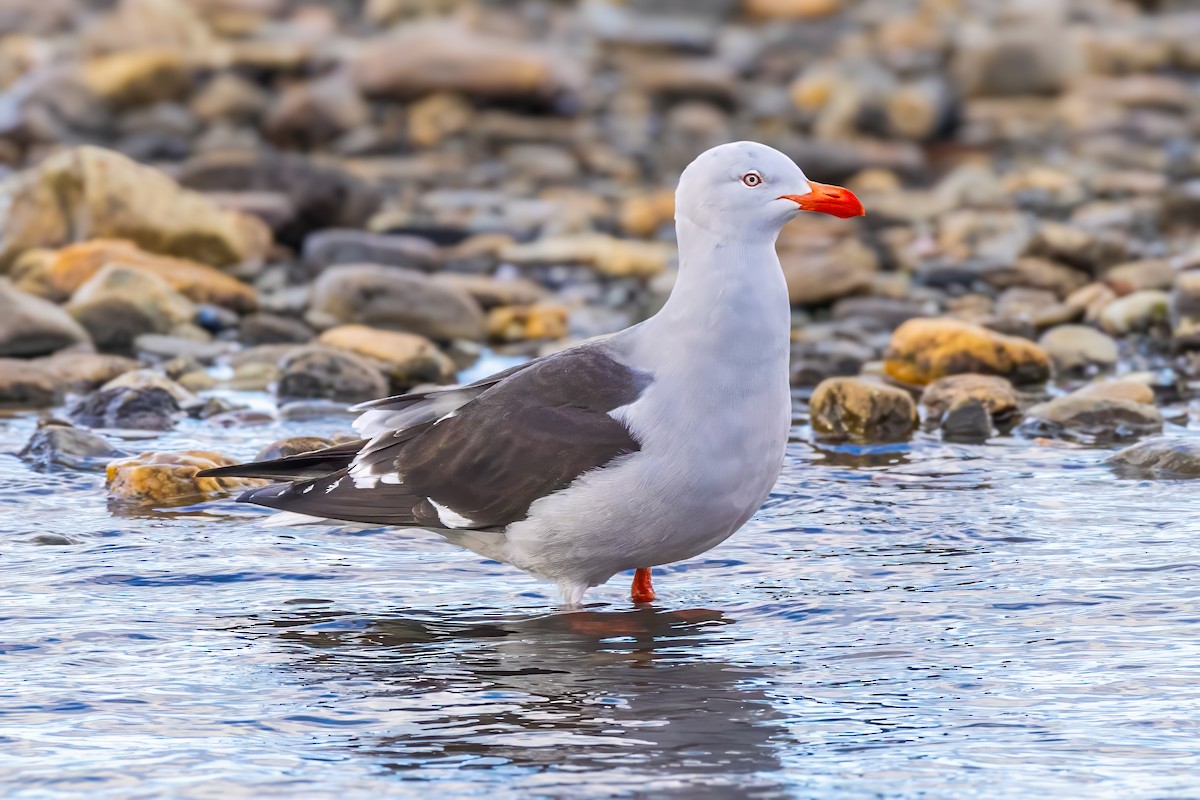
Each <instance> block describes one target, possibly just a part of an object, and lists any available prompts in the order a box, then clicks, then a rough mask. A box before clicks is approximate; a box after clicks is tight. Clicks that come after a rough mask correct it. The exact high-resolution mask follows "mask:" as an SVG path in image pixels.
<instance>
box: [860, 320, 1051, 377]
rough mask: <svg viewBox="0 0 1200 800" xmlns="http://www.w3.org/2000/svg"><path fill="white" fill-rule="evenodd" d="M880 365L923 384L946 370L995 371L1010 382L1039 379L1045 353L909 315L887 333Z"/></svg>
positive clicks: (975, 329) (1046, 365)
mask: <svg viewBox="0 0 1200 800" xmlns="http://www.w3.org/2000/svg"><path fill="white" fill-rule="evenodd" d="M884 370H885V371H886V372H887V374H888V375H890V376H891V377H892V378H894V379H896V380H898V381H903V382H904V383H914V384H919V385H922V386H924V385H925V384H927V383H930V382H932V381H935V380H937V379H938V378H941V377H944V376H946V375H959V374H962V373H964V372H975V373H979V374H982V375H1000V376H1003V377H1005V378H1008V379H1009V380H1010V381H1012V382H1013V383H1015V384H1031V383H1043V382H1045V381H1046V380H1047V379H1048V378H1049V377H1050V357H1049V356H1048V355H1046V351H1045V350H1043V349H1042V348H1040V347H1038V346H1037V345H1036V344H1034V343H1033V342H1030V341H1028V340H1026V339H1021V338H1018V337H1015V336H1005V335H1003V334H1000V333H996V332H995V331H990V330H988V329H986V328H981V327H979V326H977V325H970V324H968V323H965V322H959V321H957V320H951V319H931V318H927V317H921V318H917V319H910V320H909V321H908V322H905V323H904V324H903V325H901V326H900V327H899V328H897V329H896V330H895V332H894V333H893V334H892V341H891V344H889V345H888V349H887V352H886V353H885V354H884Z"/></svg>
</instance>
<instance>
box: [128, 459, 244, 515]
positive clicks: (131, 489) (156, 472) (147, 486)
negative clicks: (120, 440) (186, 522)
mask: <svg viewBox="0 0 1200 800" xmlns="http://www.w3.org/2000/svg"><path fill="white" fill-rule="evenodd" d="M236 463H237V461H235V460H234V459H231V458H227V457H226V456H223V455H220V454H219V453H211V452H206V451H200V450H192V451H183V452H174V453H153V452H150V453H141V454H139V455H136V456H133V457H131V458H126V459H123V460H120V461H114V462H112V463H110V464H109V465H108V468H107V479H106V483H105V485H106V488H107V490H108V496H109V498H110V499H113V500H119V501H124V502H136V503H163V504H180V503H185V502H196V501H199V500H204V499H208V498H212V497H218V496H221V495H225V494H229V493H231V492H235V491H240V490H242V489H247V488H253V487H257V486H264V485H266V483H267V481H262V480H256V479H253V478H199V477H196V473H197V472H199V471H201V470H204V469H211V468H213V467H226V466H232V465H233V464H236Z"/></svg>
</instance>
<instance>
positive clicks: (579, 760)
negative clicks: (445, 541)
mask: <svg viewBox="0 0 1200 800" xmlns="http://www.w3.org/2000/svg"><path fill="white" fill-rule="evenodd" d="M731 625H732V620H729V619H727V618H726V617H725V616H724V615H723V614H722V613H721V612H719V611H710V610H706V609H690V610H676V611H663V610H659V609H655V608H640V609H636V610H630V611H622V612H599V611H590V610H585V611H579V612H576V613H569V614H552V615H544V616H530V617H523V618H508V619H502V620H496V619H495V618H494V617H493V618H488V619H478V620H477V621H472V619H471V616H470V614H464V613H461V612H459V613H454V614H450V613H444V615H441V614H439V615H434V614H431V613H427V612H426V613H422V614H421V615H420V616H399V615H398V616H389V617H378V618H364V617H361V616H358V615H354V614H351V613H347V612H338V611H335V610H331V609H328V608H326V609H322V610H316V609H312V610H304V611H300V612H299V613H297V614H295V615H292V616H287V617H283V618H278V619H272V620H268V621H263V622H259V623H256V624H253V625H252V626H251V627H252V629H253V630H254V631H255V632H256V633H258V634H268V633H272V634H274V635H276V636H278V637H279V638H280V639H281V640H283V641H284V642H287V643H292V644H295V643H299V644H300V645H302V647H301V649H300V650H299V652H300V653H301V657H300V658H298V659H297V660H296V661H294V662H292V663H291V665H290V666H291V667H294V668H295V669H297V670H301V671H303V672H306V673H309V674H310V676H309V678H307V679H306V680H309V679H311V680H313V681H315V682H318V681H319V682H320V684H321V685H322V687H324V688H325V689H328V690H330V691H331V694H330V695H326V697H333V699H332V700H325V701H322V702H327V703H329V704H331V705H334V706H337V705H339V704H341V703H350V704H352V705H358V706H363V705H366V706H369V708H370V709H371V712H372V714H373V715H374V716H375V717H376V718H377V719H378V721H379V723H380V728H382V729H380V730H378V731H377V732H375V731H373V732H372V735H370V736H361V737H357V738H356V740H355V741H353V742H352V743H350V744H351V746H353V747H355V748H358V753H359V755H363V754H370V755H371V756H372V757H374V758H376V759H378V761H379V762H380V763H381V765H383V766H385V767H386V768H387V769H390V770H393V771H395V772H396V773H397V775H398V777H401V778H403V779H422V780H435V781H437V780H451V781H453V780H455V778H454V773H455V771H456V770H460V769H470V768H472V767H477V768H482V767H486V768H488V769H489V770H492V771H493V772H495V773H496V777H497V779H499V778H501V776H504V784H503V786H504V788H505V789H506V790H510V791H511V790H514V789H517V788H519V787H524V789H523V791H527V792H528V793H527V794H525V795H524V796H531V797H532V796H561V795H560V794H559V793H560V792H570V793H572V794H573V795H574V794H575V792H576V791H577V790H580V789H584V788H586V789H587V790H589V791H596V790H599V789H601V788H603V789H605V790H607V791H614V792H621V793H625V792H632V793H634V794H635V795H638V796H642V795H643V794H644V793H650V794H651V795H652V796H655V797H688V798H706V797H729V796H731V795H730V792H731V791H736V794H737V796H739V797H762V798H769V797H782V796H784V793H783V791H782V789H781V787H780V784H779V783H778V782H777V779H778V778H779V772H780V770H781V769H782V766H781V764H780V761H779V757H778V754H777V747H776V744H775V740H776V739H777V738H778V737H781V736H784V735H786V732H785V731H784V730H783V728H782V715H781V714H780V713H779V712H778V711H776V710H775V709H774V708H773V706H772V705H771V702H770V700H769V698H768V697H767V695H766V694H765V692H764V689H763V687H764V686H765V685H766V684H767V682H768V676H767V675H766V674H765V673H764V671H763V670H761V669H758V668H754V667H747V666H743V665H738V664H734V663H731V662H729V661H726V660H723V659H721V658H720V652H721V650H722V649H723V647H727V646H732V645H735V644H736V639H735V638H733V637H730V636H729V635H728V633H727V632H728V631H729V626H731ZM331 682H332V683H334V684H336V683H338V682H341V683H342V684H343V685H342V686H341V687H340V688H339V687H338V686H336V685H331ZM364 685H365V686H367V687H368V688H367V689H366V691H365V693H364V691H363V686H364ZM351 687H352V688H351ZM459 778H461V773H460V774H459ZM514 781H515V783H514ZM543 793H545V794H543Z"/></svg>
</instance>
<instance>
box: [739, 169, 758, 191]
mask: <svg viewBox="0 0 1200 800" xmlns="http://www.w3.org/2000/svg"><path fill="white" fill-rule="evenodd" d="M762 182H763V177H762V175H759V174H758V173H757V172H747V173H746V174H745V175H743V176H742V183H744V184H746V185H747V186H749V187H750V188H751V189H753V188H754V187H755V186H761V185H762Z"/></svg>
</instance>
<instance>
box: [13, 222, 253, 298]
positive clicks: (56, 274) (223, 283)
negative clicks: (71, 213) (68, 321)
mask: <svg viewBox="0 0 1200 800" xmlns="http://www.w3.org/2000/svg"><path fill="white" fill-rule="evenodd" d="M39 252H41V251H39ZM31 261H32V260H31V259H28V258H24V259H22V260H21V263H23V264H29V263H30V262H31ZM112 263H117V264H120V265H122V266H126V267H133V268H135V269H139V270H142V271H143V272H150V273H153V274H155V275H157V276H158V277H160V278H162V279H163V280H165V281H166V282H167V284H168V285H169V286H170V287H171V288H172V289H175V290H176V291H178V292H179V293H180V294H182V295H184V296H185V297H187V298H188V299H189V300H192V301H194V302H196V303H211V304H212V305H217V306H223V307H225V308H229V309H232V310H234V311H237V312H239V313H246V312H250V311H253V310H254V309H255V308H257V307H258V295H257V294H256V293H255V291H254V289H253V288H252V287H251V286H248V285H247V284H244V283H242V282H241V281H239V280H238V279H237V278H234V277H231V276H229V275H226V274H225V273H224V272H221V271H220V270H218V269H216V268H215V267H210V266H209V265H207V264H201V263H200V262H198V261H191V260H188V259H186V258H174V257H172V256H163V255H158V254H156V253H148V252H146V251H145V250H143V249H141V248H140V247H138V246H137V245H135V244H134V243H133V242H130V241H126V240H124V239H92V240H91V241H87V242H80V243H79V244H74V245H71V246H69V247H64V248H62V249H61V250H59V251H57V252H55V253H54V254H53V255H52V256H50V257H49V258H39V259H38V260H37V264H36V265H35V266H31V267H30V268H28V269H25V270H22V271H21V274H20V276H19V277H18V279H17V286H19V287H20V288H22V289H24V290H25V291H27V292H31V293H33V294H39V295H41V296H42V297H46V298H48V299H50V300H54V301H55V302H60V303H61V302H63V301H65V300H67V298H69V297H70V296H71V295H72V294H74V293H75V290H76V289H78V288H79V287H80V286H82V285H83V284H84V283H86V282H87V281H88V280H90V279H91V278H92V276H93V275H95V274H96V273H97V272H99V271H100V269H101V268H102V267H104V266H105V265H106V264H112Z"/></svg>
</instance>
